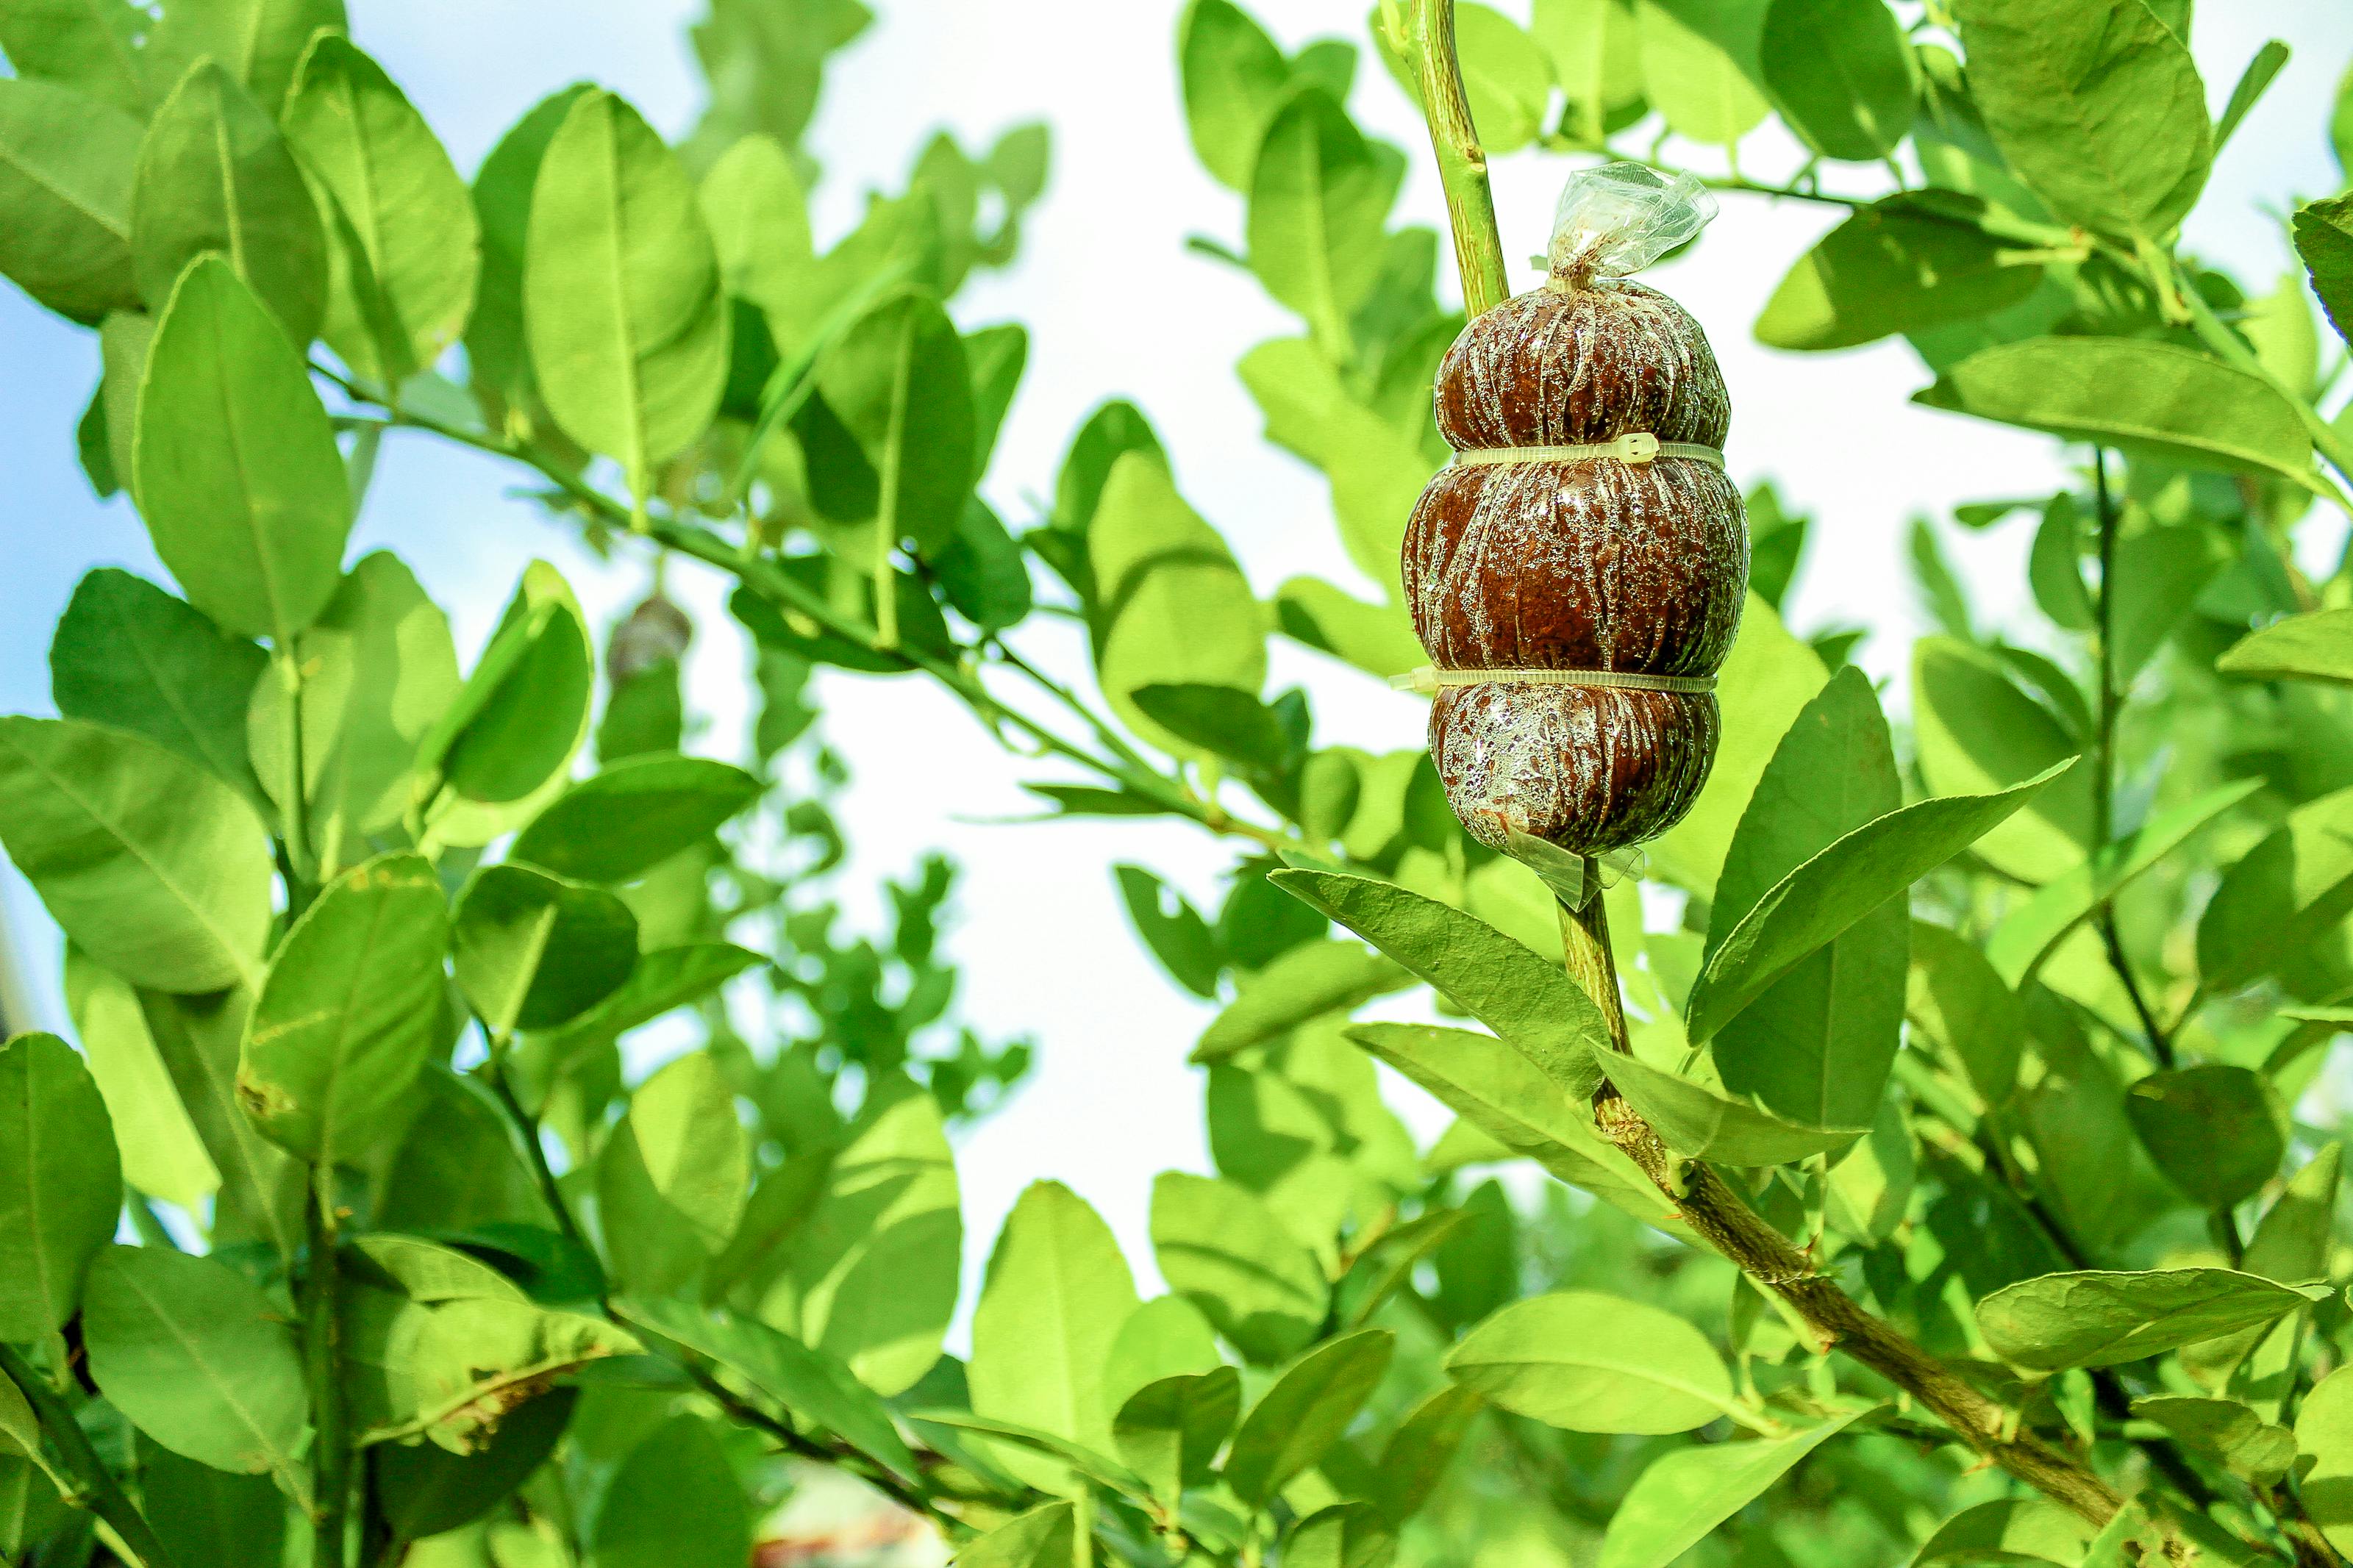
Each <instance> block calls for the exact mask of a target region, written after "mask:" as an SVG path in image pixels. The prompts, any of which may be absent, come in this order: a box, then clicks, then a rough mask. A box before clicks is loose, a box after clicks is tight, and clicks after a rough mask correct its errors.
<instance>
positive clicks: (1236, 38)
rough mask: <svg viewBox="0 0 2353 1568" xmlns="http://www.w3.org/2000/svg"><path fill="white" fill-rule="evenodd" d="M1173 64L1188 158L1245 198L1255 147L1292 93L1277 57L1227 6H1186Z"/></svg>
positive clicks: (1208, 0) (1216, 1) (1219, 1)
mask: <svg viewBox="0 0 2353 1568" xmlns="http://www.w3.org/2000/svg"><path fill="white" fill-rule="evenodd" d="M1176 60H1177V66H1178V68H1179V71H1180V73H1181V75H1182V77H1183V79H1184V84H1185V123H1186V127H1187V130H1188V131H1190V132H1191V133H1192V138H1193V152H1194V154H1195V155H1196V156H1197V157H1198V158H1199V159H1200V160H1201V163H1202V166H1203V167H1204V168H1206V169H1208V171H1209V173H1210V174H1211V175H1212V176H1214V177H1215V178H1216V179H1217V181H1218V183H1219V184H1222V185H1224V186H1226V187H1227V188H1228V189H1229V190H1234V191H1240V192H1244V193H1248V191H1249V190H1250V176H1251V174H1252V173H1253V172H1254V171H1255V170H1256V169H1257V167H1258V150H1259V143H1260V142H1262V141H1263V140H1264V139H1265V137H1266V128H1267V126H1268V125H1269V124H1270V123H1271V121H1273V119H1274V117H1275V114H1276V112H1277V111H1278V110H1281V109H1282V103H1283V95H1284V94H1285V93H1286V92H1287V91H1289V89H1290V87H1291V67H1290V66H1289V65H1288V64H1286V63H1285V62H1284V60H1283V58H1282V50H1280V49H1278V48H1276V47H1274V40H1273V39H1271V38H1270V37H1267V36H1266V32H1265V30H1264V29H1263V28H1261V27H1260V26H1259V25H1258V24H1257V23H1256V22H1254V21H1252V20H1251V19H1250V16H1248V14H1246V13H1245V12H1243V11H1242V10H1241V9H1240V7H1238V6H1236V5H1230V4H1229V0H1192V3H1191V4H1189V5H1187V6H1186V7H1185V15H1184V17H1183V19H1182V20H1180V21H1179V22H1178V23H1177V24H1176Z"/></svg>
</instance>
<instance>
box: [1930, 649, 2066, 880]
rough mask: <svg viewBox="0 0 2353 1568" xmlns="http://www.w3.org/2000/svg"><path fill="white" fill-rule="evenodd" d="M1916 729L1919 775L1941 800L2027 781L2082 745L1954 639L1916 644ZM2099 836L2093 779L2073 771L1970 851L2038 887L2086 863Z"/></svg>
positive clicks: (1981, 655)
mask: <svg viewBox="0 0 2353 1568" xmlns="http://www.w3.org/2000/svg"><path fill="white" fill-rule="evenodd" d="M1912 709H1913V715H1912V718H1913V730H1914V733H1915V744H1916V745H1917V748H1918V756H1919V765H1920V776H1921V780H1922V782H1923V783H1925V784H1926V785H1927V787H1928V788H1929V789H1930V790H1932V791H1934V792H1935V793H1936V794H1938V795H1980V794H1985V793H1987V792H1989V791H1993V790H1999V789H2006V788H2008V787H2010V785H2012V784H2022V783H2024V782H2025V781H2026V780H2028V779H2031V778H2033V777H2035V776H2036V775H2037V774H2040V773H2044V772H2047V771H2048V770H2050V769H2051V768H2052V767H2054V766H2056V765H2058V764H2059V763H2062V762H2063V761H2064V760H2066V759H2067V758H2069V757H2072V756H2073V755H2074V754H2075V753H2076V752H2078V751H2080V750H2081V749H2082V743H2081V742H2079V741H2078V740H2077V739H2076V738H2075V737H2074V736H2073V734H2071V733H2070V732H2069V731H2068V730H2067V727H2066V726H2065V725H2064V724H2063V723H2062V722H2060V721H2059V720H2058V719H2057V718H2056V717H2054V716H2053V715H2052V712H2051V710H2049V709H2047V708H2045V707H2044V706H2043V705H2042V704H2041V703H2040V702H2037V701H2035V700H2034V699H2032V698H2031V697H2029V696H2028V695H2027V694H2026V693H2025V692H2024V691H2021V689H2019V688H2018V686H2017V685H2016V683H2015V682H2013V681H2012V680H2011V679H2010V674H2009V672H2008V671H2007V670H2006V669H2005V668H2004V667H2003V666H2002V664H2001V663H2000V660H1998V659H1996V658H1994V657H1993V656H1992V655H1990V654H1988V653H1986V652H1985V651H1983V650H1982V649H1979V648H1976V647H1970V646H1968V645H1967V644H1964V643H1961V642H1958V641H1957V640H1955V639H1952V638H1949V637H1923V638H1921V639H1920V640H1919V641H1918V642H1916V643H1915V644H1913V645H1912ZM2091 837H2092V797H2091V775H2090V771H2089V770H2088V769H2086V770H2084V771H2083V772H2081V773H2069V774H2067V775H2066V776H2065V777H2063V778H2060V779H2058V780H2056V781H2054V782H2053V783H2052V784H2051V785H2050V787H2048V788H2046V789H2043V790H2042V791H2040V792H2039V793H2037V794H2036V795H2034V797H2033V798H2032V799H2031V800H2030V801H2028V802H2027V803H2026V805H2025V806H2024V808H2023V809H2021V810H2020V811H2018V812H2017V813H2015V814H2013V815H2012V816H2010V818H2009V819H2008V820H2006V821H2004V822H2001V823H1999V824H1997V825H1996V826H1994V828H1993V830H1992V831H1991V832H1989V833H1988V834H1986V835H1985V836H1984V837H1982V838H1980V839H1978V842H1977V843H1976V844H1974V845H1972V846H1971V847H1970V852H1971V853H1972V854H1974V855H1976V856H1977V857H1978V858H1979V859H1982V860H1984V861H1985V862H1986V863H1987V864H1989V865H1990V866H1992V867H1994V868H1996V869H1997V870H2000V871H2003V872H2006V873H2008V874H2009V875H2010V876H2012V877H2015V878H2018V879H2021V881H2026V882H2031V883H2035V884H2038V885H2039V884H2041V883H2042V882H2044V881H2046V880H2049V879H2051V878H2052V877H2053V876H2055V875H2057V874H2058V873H2060V872H2063V871H2064V870H2066V869H2067V868H2069V867H2072V866H2074V865H2077V864H2080V863H2081V862H2082V860H2083V858H2084V851H2085V849H2086V848H2087V847H2089V845H2090V842H2091Z"/></svg>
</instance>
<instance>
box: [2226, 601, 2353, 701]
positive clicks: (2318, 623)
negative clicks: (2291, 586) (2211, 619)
mask: <svg viewBox="0 0 2353 1568" xmlns="http://www.w3.org/2000/svg"><path fill="white" fill-rule="evenodd" d="M2214 668H2216V669H2219V670H2221V672H2222V673H2223V674H2225V675H2236V676H2242V677H2244V678H2245V679H2251V680H2298V679H2301V680H2335V681H2342V682H2346V683H2348V684H2353V610H2316V611H2314V612H2313V613H2312V614H2310V615H2305V616H2288V617H2287V618H2286V619H2285V620H2283V621H2278V622H2274V624H2273V625H2271V626H2265V627H2263V629H2262V630H2261V631H2258V632H2256V633H2254V634H2253V635H2252V636H2250V637H2242V638H2241V639H2240V640H2239V641H2238V642H2236V643H2234V644H2232V646H2231V649H2230V651H2229V652H2227V653H2225V654H2223V655H2222V657H2221V658H2218V659H2216V660H2215V661H2214Z"/></svg>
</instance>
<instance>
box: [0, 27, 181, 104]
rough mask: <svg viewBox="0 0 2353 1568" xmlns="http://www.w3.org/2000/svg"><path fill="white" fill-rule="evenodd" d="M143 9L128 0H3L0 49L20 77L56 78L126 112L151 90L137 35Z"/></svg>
mask: <svg viewBox="0 0 2353 1568" xmlns="http://www.w3.org/2000/svg"><path fill="white" fill-rule="evenodd" d="M148 22H149V18H148V16H147V14H146V13H145V12H143V11H142V10H140V9H138V8H137V7H135V6H133V5H131V4H129V0H8V3H7V4H6V5H0V49H5V50H6V51H7V54H8V64H9V66H10V68H12V69H14V71H15V72H16V75H17V76H18V77H20V78H41V79H47V80H49V81H55V82H61V83H63V84H65V85H66V86H68V87H71V88H74V89H78V90H79V91H81V92H86V93H88V94H90V96H91V97H92V98H95V99H97V100H100V101H101V102H105V103H109V104H111V105H113V106H114V107H115V108H117V109H120V110H124V111H126V112H128V113H132V114H144V113H145V112H146V111H147V106H148V102H149V100H150V99H151V97H152V96H153V94H152V92H151V91H150V86H149V82H148V79H147V73H146V72H145V71H144V70H143V69H142V67H143V66H144V65H145V63H146V62H145V61H144V60H142V58H141V56H140V50H139V40H140V37H141V35H142V33H143V32H144V31H145V29H146V27H147V26H148Z"/></svg>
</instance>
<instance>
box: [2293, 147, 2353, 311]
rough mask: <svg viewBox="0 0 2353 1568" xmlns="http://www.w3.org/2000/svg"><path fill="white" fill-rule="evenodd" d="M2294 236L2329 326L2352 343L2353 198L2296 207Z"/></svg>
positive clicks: (2343, 197) (2297, 253)
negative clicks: (2326, 315)
mask: <svg viewBox="0 0 2353 1568" xmlns="http://www.w3.org/2000/svg"><path fill="white" fill-rule="evenodd" d="M2339 112H2340V114H2341V113H2342V110H2340V111H2339ZM2295 253H2296V255H2297V256H2299V257H2300V258H2303V261H2304V270H2305V276H2306V279H2309V280H2310V282H2311V284H2312V291H2313V293H2314V295H2315V296H2316V297H2317V298H2318V300H2320V308H2321V309H2322V310H2326V311H2327V313H2328V324H2329V325H2330V326H2332V327H2335V328H2336V329H2337V336H2338V337H2339V338H2343V339H2346V340H2347V341H2348V342H2353V196H2334V197H2331V198H2330V199H2328V200H2327V201H2320V202H2311V203H2307V204H2306V205H2304V206H2300V207H2298V208H2296V210H2295Z"/></svg>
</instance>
